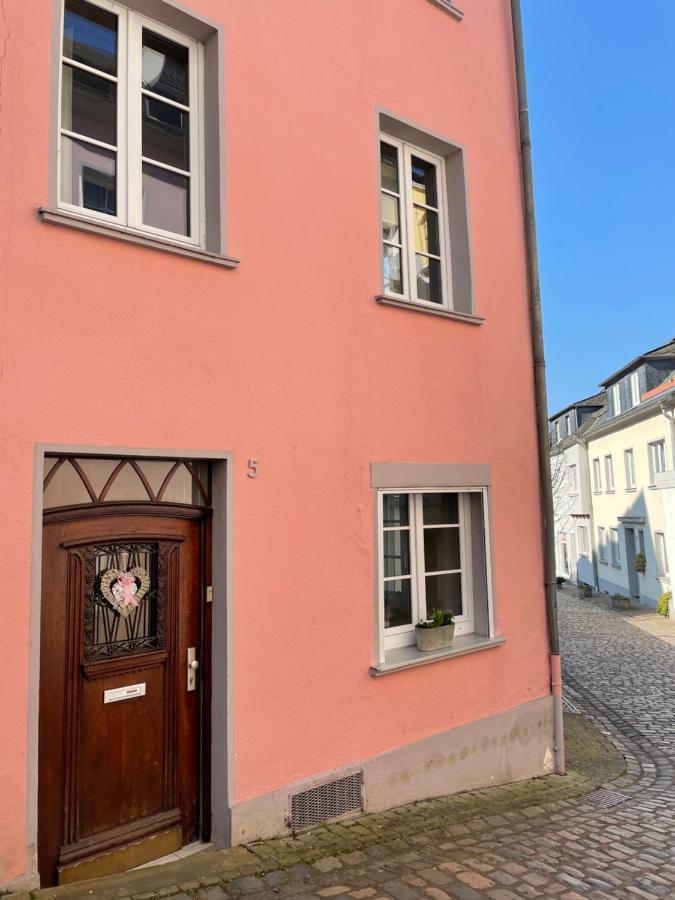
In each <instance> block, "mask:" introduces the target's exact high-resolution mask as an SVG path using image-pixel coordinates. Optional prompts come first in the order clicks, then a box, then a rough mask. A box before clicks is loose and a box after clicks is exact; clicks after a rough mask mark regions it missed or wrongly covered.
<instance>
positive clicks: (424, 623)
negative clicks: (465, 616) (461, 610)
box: [417, 609, 455, 628]
mask: <svg viewBox="0 0 675 900" xmlns="http://www.w3.org/2000/svg"><path fill="white" fill-rule="evenodd" d="M454 621H455V617H454V615H453V614H452V612H451V611H450V610H449V609H435V610H434V611H433V612H432V613H431V618H430V619H420V621H419V623H418V625H417V627H418V628H440V627H441V626H442V625H452V623H453V622H454Z"/></svg>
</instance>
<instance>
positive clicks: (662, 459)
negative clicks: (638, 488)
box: [647, 438, 668, 487]
mask: <svg viewBox="0 0 675 900" xmlns="http://www.w3.org/2000/svg"><path fill="white" fill-rule="evenodd" d="M647 450H648V453H649V484H650V485H651V486H652V487H653V486H654V484H655V483H656V475H657V473H659V472H665V471H666V469H667V468H668V461H667V459H666V441H665V438H659V440H657V441H650V442H649V444H648V445H647Z"/></svg>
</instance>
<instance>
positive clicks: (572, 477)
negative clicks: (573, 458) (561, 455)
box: [567, 465, 579, 494]
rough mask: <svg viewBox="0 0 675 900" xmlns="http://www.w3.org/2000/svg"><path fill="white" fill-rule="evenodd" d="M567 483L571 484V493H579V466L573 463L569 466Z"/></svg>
mask: <svg viewBox="0 0 675 900" xmlns="http://www.w3.org/2000/svg"><path fill="white" fill-rule="evenodd" d="M567 483H568V485H569V491H570V494H578V493H579V480H578V478H577V467H576V465H571V466H568V467H567Z"/></svg>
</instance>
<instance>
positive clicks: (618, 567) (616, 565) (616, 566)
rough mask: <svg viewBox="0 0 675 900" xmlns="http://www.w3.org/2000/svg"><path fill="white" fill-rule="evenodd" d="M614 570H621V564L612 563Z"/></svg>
mask: <svg viewBox="0 0 675 900" xmlns="http://www.w3.org/2000/svg"><path fill="white" fill-rule="evenodd" d="M612 568H613V569H620V568H621V563H612Z"/></svg>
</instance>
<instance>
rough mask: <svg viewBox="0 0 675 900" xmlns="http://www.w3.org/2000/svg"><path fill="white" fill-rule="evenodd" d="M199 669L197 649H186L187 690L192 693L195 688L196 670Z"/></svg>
mask: <svg viewBox="0 0 675 900" xmlns="http://www.w3.org/2000/svg"><path fill="white" fill-rule="evenodd" d="M198 668H199V660H198V659H197V648H196V647H188V649H187V689H188V691H194V690H195V689H196V687H197V669H198Z"/></svg>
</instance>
